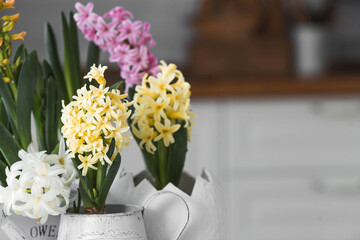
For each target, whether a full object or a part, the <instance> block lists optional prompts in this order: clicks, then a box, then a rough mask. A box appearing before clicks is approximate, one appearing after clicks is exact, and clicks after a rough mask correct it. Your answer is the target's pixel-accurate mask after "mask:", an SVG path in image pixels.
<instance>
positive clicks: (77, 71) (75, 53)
mask: <svg viewBox="0 0 360 240" xmlns="http://www.w3.org/2000/svg"><path fill="white" fill-rule="evenodd" d="M69 18H70V19H69V31H70V47H71V53H72V57H71V60H72V61H73V62H72V64H73V68H72V69H73V80H74V81H75V82H74V87H75V90H76V89H79V88H80V87H81V85H82V78H81V66H80V53H79V40H78V28H77V26H76V22H75V20H74V13H73V12H70V15H69Z"/></svg>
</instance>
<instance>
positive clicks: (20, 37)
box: [0, 32, 26, 46]
mask: <svg viewBox="0 0 360 240" xmlns="http://www.w3.org/2000/svg"><path fill="white" fill-rule="evenodd" d="M25 36H26V32H21V33H17V34H11V35H10V39H11V40H22V41H24V37H25ZM0 46H1V44H0Z"/></svg>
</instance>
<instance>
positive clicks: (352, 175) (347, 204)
mask: <svg viewBox="0 0 360 240" xmlns="http://www.w3.org/2000/svg"><path fill="white" fill-rule="evenodd" d="M359 106H360V104H359V102H358V101H357V100H329V101H327V100H321V101H319V100H293V101H287V100H281V101H238V102H229V104H228V106H227V110H226V116H227V117H226V119H227V120H226V123H225V124H223V125H222V126H223V127H224V131H225V132H226V134H225V136H224V137H226V138H227V139H228V145H227V147H224V148H222V149H220V150H219V151H220V154H219V155H221V154H224V155H226V156H227V157H226V159H227V161H226V163H225V165H226V167H225V168H224V170H223V174H222V176H226V178H223V179H224V180H225V181H226V185H227V187H228V196H229V199H230V202H231V204H230V210H229V214H230V218H229V220H230V224H229V226H230V232H231V239H233V240H235V239H236V240H238V239H244V240H245V239H246V240H289V239H299V240H321V239H324V240H325V239H327V240H329V239H334V240H335V239H359V238H360V230H359V227H358V226H359V224H360V204H359V202H360V147H359V146H360V111H359V109H360V108H359Z"/></svg>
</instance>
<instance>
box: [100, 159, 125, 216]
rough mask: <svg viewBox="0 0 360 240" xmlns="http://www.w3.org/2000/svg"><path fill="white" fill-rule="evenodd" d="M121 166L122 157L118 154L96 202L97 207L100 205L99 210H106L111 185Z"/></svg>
mask: <svg viewBox="0 0 360 240" xmlns="http://www.w3.org/2000/svg"><path fill="white" fill-rule="evenodd" d="M120 164H121V156H120V154H119V153H118V154H117V155H116V157H115V159H114V161H113V162H112V164H111V166H110V168H109V171H108V173H107V174H106V177H105V181H104V183H103V185H102V186H101V190H100V193H99V197H98V199H97V201H96V202H97V205H98V206H97V208H98V210H102V209H103V208H104V206H105V201H106V197H107V195H108V193H109V190H110V188H111V185H112V184H113V182H114V179H115V177H116V174H117V172H118V171H119V168H120Z"/></svg>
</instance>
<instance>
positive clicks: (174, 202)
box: [108, 169, 227, 240]
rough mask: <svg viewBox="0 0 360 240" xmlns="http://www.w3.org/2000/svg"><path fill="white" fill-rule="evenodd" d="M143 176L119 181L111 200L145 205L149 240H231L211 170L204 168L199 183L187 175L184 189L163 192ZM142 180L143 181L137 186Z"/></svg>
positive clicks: (220, 197) (223, 202) (115, 184)
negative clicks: (227, 232)
mask: <svg viewBox="0 0 360 240" xmlns="http://www.w3.org/2000/svg"><path fill="white" fill-rule="evenodd" d="M143 174H144V172H142V173H140V176H139V175H137V176H135V178H134V177H133V175H132V174H124V175H122V176H120V177H119V178H118V179H116V181H115V183H114V184H113V188H112V189H111V191H110V195H109V196H108V201H109V202H111V203H131V204H138V205H143V206H144V207H145V213H144V220H145V228H146V233H147V237H148V239H149V240H176V239H181V240H189V239H191V240H204V239H206V240H220V239H227V236H226V228H225V226H226V219H227V218H226V208H225V205H226V204H225V200H224V196H223V194H222V191H221V188H220V186H219V184H218V183H217V181H216V180H215V178H214V176H213V175H212V174H211V173H210V172H209V171H207V170H206V169H204V170H203V172H202V174H201V176H199V177H197V178H196V180H195V179H191V178H189V175H186V174H185V175H184V174H183V177H182V179H181V183H180V189H179V188H177V187H175V186H174V185H173V184H168V185H167V186H166V187H165V188H164V189H163V190H162V191H157V190H156V189H155V188H154V187H153V185H152V184H151V183H150V182H149V181H148V180H147V179H143V177H142V176H141V175H143ZM139 178H140V179H142V180H140V183H139V184H138V185H136V184H135V183H134V181H135V182H137V181H138V180H139ZM134 179H135V180H134ZM181 189H183V190H184V191H183V190H181ZM167 193H173V194H167Z"/></svg>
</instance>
